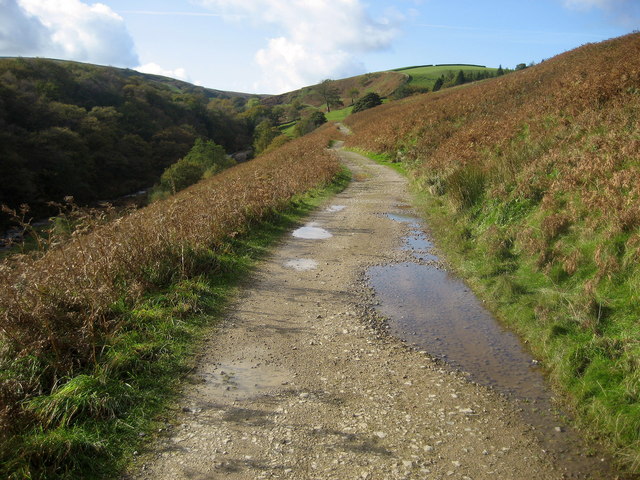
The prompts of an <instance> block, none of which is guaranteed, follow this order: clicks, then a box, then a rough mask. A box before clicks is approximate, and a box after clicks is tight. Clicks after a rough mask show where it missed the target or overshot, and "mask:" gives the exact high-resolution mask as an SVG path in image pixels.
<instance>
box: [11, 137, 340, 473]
mask: <svg viewBox="0 0 640 480" xmlns="http://www.w3.org/2000/svg"><path fill="white" fill-rule="evenodd" d="M337 135H338V132H337V131H336V130H335V128H332V127H331V126H325V127H323V128H321V129H318V130H317V131H316V132H314V133H313V134H312V135H309V136H306V137H304V138H300V139H296V140H293V141H291V142H289V143H287V144H286V145H284V146H283V147H282V148H280V149H278V150H277V151H273V152H271V153H268V154H265V155H262V156H260V157H259V158H257V159H255V160H253V161H251V162H247V163H243V164H240V165H237V166H235V167H232V168H230V169H228V170H225V171H223V172H222V173H220V174H217V175H214V176H212V177H210V178H208V179H207V180H204V181H201V182H200V183H198V184H196V185H193V186H191V187H189V188H187V189H185V190H182V191H181V192H178V193H177V194H176V195H174V196H172V197H170V198H168V199H166V200H161V201H158V202H156V203H153V204H152V205H150V206H149V207H146V208H143V209H140V210H137V211H135V212H133V213H132V214H130V215H127V216H124V217H122V218H119V219H116V220H114V221H109V219H106V218H100V217H99V218H95V217H86V218H84V219H82V221H81V223H80V224H79V225H78V228H77V229H76V231H75V233H73V234H70V235H68V236H65V237H57V238H54V242H53V244H52V246H51V247H50V248H49V249H47V250H46V251H43V252H40V253H39V254H37V253H33V254H31V255H29V256H25V255H21V256H13V257H11V258H9V259H6V260H4V261H2V262H0V273H1V275H0V477H2V478H12V479H23V478H33V479H37V478H42V479H53V478H96V477H102V476H104V475H108V476H110V477H111V476H115V475H116V473H117V469H118V467H120V466H122V462H123V459H126V457H127V455H129V456H130V455H131V452H132V451H133V450H134V449H135V447H136V445H137V444H138V443H139V442H140V440H141V438H140V436H139V434H140V433H144V432H147V433H149V432H150V430H151V428H152V426H153V424H152V421H153V419H154V417H155V416H156V415H157V414H158V413H159V411H161V408H162V406H163V405H165V404H166V402H167V398H171V394H172V393H175V385H176V382H177V380H178V379H179V377H180V376H181V375H183V374H184V372H185V371H186V370H187V369H188V366H189V353H192V352H193V350H194V349H195V347H196V346H197V341H198V338H200V337H201V335H202V331H203V329H204V328H206V327H207V326H209V327H211V325H212V322H213V321H214V320H215V316H214V315H215V314H216V313H219V312H220V308H221V306H222V305H223V304H224V300H225V298H226V297H227V296H228V295H229V291H230V289H231V286H232V285H233V281H234V279H236V281H237V278H238V275H239V274H241V273H243V272H244V273H246V272H247V269H248V266H249V265H250V258H253V257H255V255H256V254H258V253H259V252H260V251H261V250H262V249H264V246H265V244H266V242H267V240H268V239H269V238H271V239H272V240H273V236H274V235H276V234H277V233H278V231H280V230H279V229H278V224H279V222H281V221H282V218H283V212H289V213H291V211H292V210H291V209H292V208H293V209H294V210H297V211H298V212H301V211H303V210H304V209H305V208H308V207H306V205H309V198H308V197H307V198H306V200H304V199H303V197H302V195H303V194H305V192H308V191H309V190H311V189H314V188H322V187H326V185H327V184H330V183H331V182H332V181H333V180H334V178H335V177H336V175H337V174H338V173H339V172H340V167H339V165H338V162H337V159H336V157H335V156H333V155H332V154H331V153H330V152H329V151H327V149H326V146H327V143H328V141H329V139H330V138H335V137H336V136H337ZM303 200H304V201H303ZM265 225H266V226H265ZM269 232H271V233H269Z"/></svg>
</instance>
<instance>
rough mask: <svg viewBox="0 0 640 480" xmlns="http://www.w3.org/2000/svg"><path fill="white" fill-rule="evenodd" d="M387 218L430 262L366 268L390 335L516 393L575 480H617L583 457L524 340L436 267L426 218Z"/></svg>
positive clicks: (414, 253) (523, 411) (603, 464)
mask: <svg viewBox="0 0 640 480" xmlns="http://www.w3.org/2000/svg"><path fill="white" fill-rule="evenodd" d="M387 217H388V218H390V219H392V220H394V221H397V222H402V223H405V224H407V225H408V227H409V232H408V235H407V236H405V237H404V239H403V241H404V244H403V246H402V249H403V250H410V251H411V252H412V256H413V257H414V258H416V259H417V260H424V261H427V264H424V263H422V264H421V263H419V262H416V263H413V262H411V261H408V262H403V263H397V264H391V265H385V266H375V267H371V268H369V269H368V270H367V277H368V279H369V283H370V285H371V287H372V288H373V289H374V291H375V294H376V297H377V299H378V300H379V306H378V307H376V309H377V310H378V312H379V313H381V314H382V315H384V316H385V317H387V318H388V319H389V322H388V324H389V332H390V333H391V334H392V335H394V336H396V337H398V338H400V339H402V340H404V341H406V342H407V343H408V344H409V345H413V346H415V347H416V348H418V349H420V350H425V351H427V352H428V353H429V354H430V355H431V356H433V357H435V358H440V359H441V360H443V361H445V362H446V363H447V364H449V365H451V366H452V367H454V368H458V369H460V370H462V371H464V372H467V373H468V374H469V376H470V378H471V379H472V380H474V381H476V382H478V383H480V384H483V385H486V386H490V387H492V388H493V389H495V390H497V391H498V392H501V393H504V394H506V395H509V396H510V398H512V399H513V400H514V402H516V403H517V404H518V405H519V407H520V411H521V414H522V416H523V417H524V419H525V421H527V422H528V423H530V424H531V425H533V426H534V427H535V428H536V432H537V435H538V438H539V439H540V441H541V442H542V444H543V445H544V446H545V448H548V449H549V450H551V451H555V452H556V453H557V454H558V456H559V458H562V466H563V467H564V468H565V469H566V473H568V474H569V475H570V476H569V478H574V475H576V476H577V477H578V478H584V476H585V474H586V475H587V476H589V475H595V477H594V478H615V477H614V476H612V474H611V470H610V467H609V463H608V462H606V461H600V458H599V457H595V456H594V457H586V456H585V455H584V451H585V447H584V445H583V442H582V441H581V440H580V438H579V436H578V435H577V434H576V433H575V432H574V431H573V430H572V429H571V428H570V427H567V426H566V425H564V422H563V421H562V420H560V419H559V418H558V417H557V416H556V415H554V414H553V413H552V412H553V411H554V408H553V405H552V393H551V391H550V390H549V388H548V387H547V386H546V383H545V380H544V377H543V376H542V372H541V371H540V368H539V367H537V366H536V362H535V361H534V360H533V358H532V357H531V355H530V354H529V353H528V352H527V351H526V349H525V348H524V347H523V345H522V343H521V342H520V339H519V338H518V337H517V336H516V335H515V334H513V333H511V332H510V331H508V330H506V329H505V328H504V327H502V326H501V325H500V324H499V323H498V322H497V321H496V320H495V318H494V317H493V315H492V314H491V313H490V312H489V311H488V310H487V309H485V308H484V306H483V304H482V302H481V301H480V300H478V298H477V297H476V296H475V295H474V293H473V292H472V291H470V289H469V288H468V287H467V285H466V284H465V283H464V282H463V281H462V280H460V279H458V278H456V277H454V276H453V275H452V274H450V273H448V272H446V271H444V270H442V269H439V268H437V266H438V264H440V260H439V259H438V257H437V256H436V255H435V254H434V253H433V252H432V248H433V244H432V242H431V241H429V239H428V238H427V236H426V234H425V233H424V229H423V227H422V225H421V221H420V219H418V218H417V217H414V216H410V215H406V214H402V215H398V214H393V213H389V214H387Z"/></svg>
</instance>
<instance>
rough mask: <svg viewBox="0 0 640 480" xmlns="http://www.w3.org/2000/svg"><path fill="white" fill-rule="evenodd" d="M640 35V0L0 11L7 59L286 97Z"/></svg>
mask: <svg viewBox="0 0 640 480" xmlns="http://www.w3.org/2000/svg"><path fill="white" fill-rule="evenodd" d="M638 29H640V0H485V1H480V0H395V1H391V0H175V1H173V0H103V1H101V2H95V1H92V0H0V56H24V57H31V56H38V57H52V58H63V59H70V60H77V61H81V62H90V63H97V64H101V65H112V66H118V67H128V68H134V69H138V70H141V71H146V72H150V73H159V74H163V75H167V76H172V77H175V78H180V79H184V80H187V81H190V82H193V83H198V84H201V85H204V86H207V87H211V88H217V89H222V90H233V91H242V92H251V93H280V92H284V91H289V90H293V89H295V88H299V87H301V86H305V85H311V84H315V83H318V82H319V81H321V80H322V79H325V78H341V77H346V76H351V75H357V74H361V73H365V72H372V71H379V70H387V69H391V68H398V67H403V66H410V65H423V64H435V63H475V64H482V65H487V66H492V67H497V66H498V65H502V66H505V67H511V68H513V67H514V66H515V65H517V64H518V63H523V62H524V63H530V62H539V61H540V60H543V59H545V58H549V57H552V56H554V55H556V54H558V53H561V52H563V51H566V50H569V49H572V48H575V47H577V46H580V45H582V44H585V43H589V42H597V41H601V40H605V39H607V38H612V37H615V36H619V35H623V34H625V33H628V32H631V31H633V30H638Z"/></svg>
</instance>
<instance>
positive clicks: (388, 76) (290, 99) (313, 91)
mask: <svg viewBox="0 0 640 480" xmlns="http://www.w3.org/2000/svg"><path fill="white" fill-rule="evenodd" d="M407 80H408V77H407V76H406V75H404V74H402V73H397V72H376V73H367V74H364V75H357V76H355V77H349V78H343V79H339V80H333V81H332V86H334V87H335V88H336V89H337V90H338V95H339V97H340V99H341V100H342V102H343V103H344V104H345V105H350V104H351V103H352V100H354V99H356V98H358V97H360V96H362V95H363V94H365V93H367V92H376V93H378V94H379V95H380V96H382V97H386V96H388V95H390V94H391V93H393V92H394V91H395V90H396V89H397V88H398V87H400V86H401V85H402V84H404V83H405V82H406V81H407ZM317 88H318V85H311V86H309V87H305V88H302V89H300V90H294V91H293V92H288V93H283V94H281V95H273V96H270V97H266V98H264V99H263V101H262V102H263V103H264V104H265V105H270V106H274V105H282V104H291V103H294V102H299V103H300V104H302V105H311V106H313V107H316V108H319V107H322V105H323V104H324V99H323V98H322V96H321V95H320V94H319V93H318V91H317ZM356 91H357V93H356Z"/></svg>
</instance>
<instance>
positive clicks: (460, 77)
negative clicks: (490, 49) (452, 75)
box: [453, 70, 467, 85]
mask: <svg viewBox="0 0 640 480" xmlns="http://www.w3.org/2000/svg"><path fill="white" fill-rule="evenodd" d="M466 81H467V80H466V78H465V77H464V72H463V71H462V70H460V71H459V72H458V74H457V75H456V79H455V81H454V82H453V84H454V85H462V84H463V83H465V82H466Z"/></svg>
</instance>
